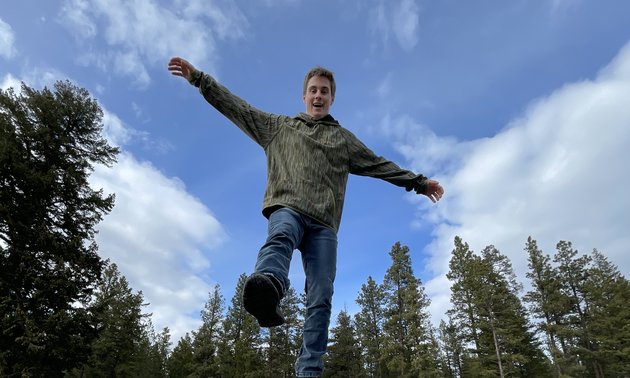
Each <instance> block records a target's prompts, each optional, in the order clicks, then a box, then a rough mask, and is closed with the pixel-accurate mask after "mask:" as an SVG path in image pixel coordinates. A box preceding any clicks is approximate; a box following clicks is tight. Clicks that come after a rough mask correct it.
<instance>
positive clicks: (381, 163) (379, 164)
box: [343, 129, 444, 203]
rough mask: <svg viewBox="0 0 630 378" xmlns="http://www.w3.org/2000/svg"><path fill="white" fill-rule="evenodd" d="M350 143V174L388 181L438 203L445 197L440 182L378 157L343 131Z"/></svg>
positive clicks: (350, 134) (348, 132)
mask: <svg viewBox="0 0 630 378" xmlns="http://www.w3.org/2000/svg"><path fill="white" fill-rule="evenodd" d="M343 130H344V133H345V136H346V142H347V143H348V155H349V159H350V173H352V174H355V175H359V176H368V177H374V178H378V179H381V180H384V181H387V182H389V183H391V184H394V185H396V186H400V187H403V188H405V189H406V190H407V191H412V190H413V191H415V192H416V193H417V194H424V195H425V196H427V197H429V199H430V200H431V201H432V202H433V203H436V202H437V201H439V200H440V198H442V195H444V188H442V186H441V185H440V183H439V182H437V181H435V180H429V179H427V178H426V177H424V176H423V175H416V174H415V173H413V172H411V171H408V170H405V169H402V168H400V167H399V166H398V165H396V164H395V163H394V162H392V161H389V160H387V159H385V158H383V157H382V156H376V154H374V152H372V150H370V149H369V148H367V147H366V146H365V145H364V144H363V143H362V142H361V141H360V140H359V139H358V138H357V137H356V136H354V134H352V133H351V132H350V131H348V130H347V129H343Z"/></svg>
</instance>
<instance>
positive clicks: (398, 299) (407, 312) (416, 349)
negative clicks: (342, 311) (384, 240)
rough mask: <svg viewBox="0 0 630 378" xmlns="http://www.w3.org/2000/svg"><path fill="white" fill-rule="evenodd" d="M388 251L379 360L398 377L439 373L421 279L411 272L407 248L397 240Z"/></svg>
mask: <svg viewBox="0 0 630 378" xmlns="http://www.w3.org/2000/svg"><path fill="white" fill-rule="evenodd" d="M389 255H390V257H391V259H392V265H391V266H390V267H389V268H388V269H387V273H386V275H385V279H384V280H383V288H384V294H385V300H386V309H385V313H384V315H385V319H384V323H383V331H384V333H385V336H386V338H385V343H384V346H383V350H382V355H381V362H383V363H385V364H386V365H387V368H388V370H389V371H391V372H392V373H394V372H395V373H396V374H397V376H400V377H407V376H416V377H434V376H439V374H437V366H436V363H437V358H438V355H437V350H436V349H435V348H434V346H435V343H434V340H433V335H432V329H431V324H430V322H429V313H428V310H427V309H428V307H429V304H430V300H429V298H428V297H427V295H426V294H425V293H424V287H423V286H422V281H421V280H420V279H417V278H416V277H415V276H414V274H413V269H412V267H411V257H410V255H409V248H408V247H406V246H401V245H400V242H397V243H396V244H395V245H394V246H393V247H392V249H391V251H390V253H389Z"/></svg>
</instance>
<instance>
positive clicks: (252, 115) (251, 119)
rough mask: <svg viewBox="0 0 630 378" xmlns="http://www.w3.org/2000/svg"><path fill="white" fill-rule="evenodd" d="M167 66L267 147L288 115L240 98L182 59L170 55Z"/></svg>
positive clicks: (257, 141)
mask: <svg viewBox="0 0 630 378" xmlns="http://www.w3.org/2000/svg"><path fill="white" fill-rule="evenodd" d="M168 70H169V71H170V72H171V74H173V75H175V76H181V77H183V78H184V79H186V80H188V82H189V83H190V84H192V85H194V86H195V87H199V91H200V92H201V94H202V95H203V97H204V98H205V99H206V101H208V103H209V104H210V105H212V106H213V107H214V108H215V109H217V110H218V111H219V112H220V113H221V114H223V115H224V116H226V117H227V118H228V119H229V120H230V121H232V122H233V123H234V124H235V125H236V126H238V127H239V128H240V129H241V130H242V131H243V132H244V133H245V134H247V135H248V136H249V137H250V138H252V139H253V140H254V141H255V142H256V143H258V144H259V145H260V146H262V147H263V148H266V146H267V145H268V144H269V142H270V141H271V140H272V139H273V137H274V136H275V134H276V133H277V132H278V130H279V127H280V124H281V118H283V117H284V118H288V117H285V116H278V115H274V114H270V113H266V112H263V111H261V110H259V109H256V108H255V107H253V106H251V105H250V104H248V103H247V102H245V101H244V100H243V99H242V98H240V97H238V96H236V95H234V94H232V93H231V92H230V91H229V90H228V89H227V88H226V87H224V86H223V85H221V84H219V83H218V82H217V81H216V80H214V78H212V77H211V76H210V75H205V74H203V72H201V71H199V70H197V69H195V67H194V66H193V65H192V64H191V63H190V62H188V61H187V60H185V59H182V58H179V57H175V58H172V59H171V60H170V61H169V62H168Z"/></svg>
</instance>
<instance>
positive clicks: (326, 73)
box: [302, 66, 337, 98]
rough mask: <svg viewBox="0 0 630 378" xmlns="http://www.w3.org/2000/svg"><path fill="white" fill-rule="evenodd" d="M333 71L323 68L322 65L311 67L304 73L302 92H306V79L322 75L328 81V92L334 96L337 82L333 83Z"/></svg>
mask: <svg viewBox="0 0 630 378" xmlns="http://www.w3.org/2000/svg"><path fill="white" fill-rule="evenodd" d="M334 74H335V73H334V72H333V71H330V70H327V69H325V68H324V67H320V66H317V67H315V68H311V70H310V71H308V73H307V74H306V77H305V78H304V87H303V88H302V94H303V95H304V94H306V86H307V85H308V81H309V80H311V78H312V77H315V76H323V77H325V78H326V79H328V80H329V81H330V94H331V96H332V97H333V98H334V97H335V90H336V89H337V84H335V76H334Z"/></svg>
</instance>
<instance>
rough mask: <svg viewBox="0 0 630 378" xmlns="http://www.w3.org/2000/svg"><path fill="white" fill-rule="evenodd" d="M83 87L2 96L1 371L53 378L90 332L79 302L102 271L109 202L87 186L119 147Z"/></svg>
mask: <svg viewBox="0 0 630 378" xmlns="http://www.w3.org/2000/svg"><path fill="white" fill-rule="evenodd" d="M102 114H103V113H102V110H101V109H100V107H99V106H98V104H97V103H96V101H95V100H93V99H91V98H90V97H89V94H88V92H87V91H86V90H85V89H81V88H78V87H75V86H74V85H72V84H71V83H70V82H67V81H66V82H57V83H56V84H55V86H54V92H51V91H50V90H48V89H46V88H44V89H43V90H41V91H36V90H34V89H32V88H29V87H27V86H26V85H24V84H23V85H22V92H21V93H20V94H15V92H14V91H13V90H12V89H9V90H8V91H3V90H0V322H1V325H0V327H1V329H2V333H1V334H0V348H1V349H0V369H2V371H0V375H5V376H8V377H13V376H16V377H17V376H19V377H29V376H40V377H60V376H63V373H62V372H63V370H66V369H70V368H73V367H75V366H77V365H78V364H80V363H81V362H85V361H86V359H87V357H88V355H89V350H90V345H91V342H92V340H93V339H94V338H95V337H96V336H97V333H96V332H95V331H96V330H95V326H94V321H95V320H94V316H95V315H94V314H93V313H92V312H91V311H90V310H89V309H88V308H87V307H86V306H85V304H86V303H87V301H88V300H89V298H90V295H91V293H92V289H93V287H94V285H95V283H96V281H97V280H98V279H99V277H100V275H101V272H102V270H103V262H102V261H101V259H100V258H99V256H98V255H97V246H96V244H95V242H94V235H95V230H94V227H95V226H96V224H97V223H98V222H99V221H101V220H102V218H103V216H104V215H105V214H107V213H108V212H109V211H111V209H112V207H113V206H114V196H113V195H110V196H104V195H103V192H102V191H94V190H92V189H91V188H90V186H89V184H88V177H89V175H90V173H91V172H92V170H93V166H94V164H104V165H107V166H111V164H113V163H114V162H115V155H116V154H117V152H118V150H117V149H116V148H113V147H111V146H109V145H108V144H107V141H106V140H105V139H103V138H102V137H101V130H102V128H103V126H102V123H101V119H102Z"/></svg>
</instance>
